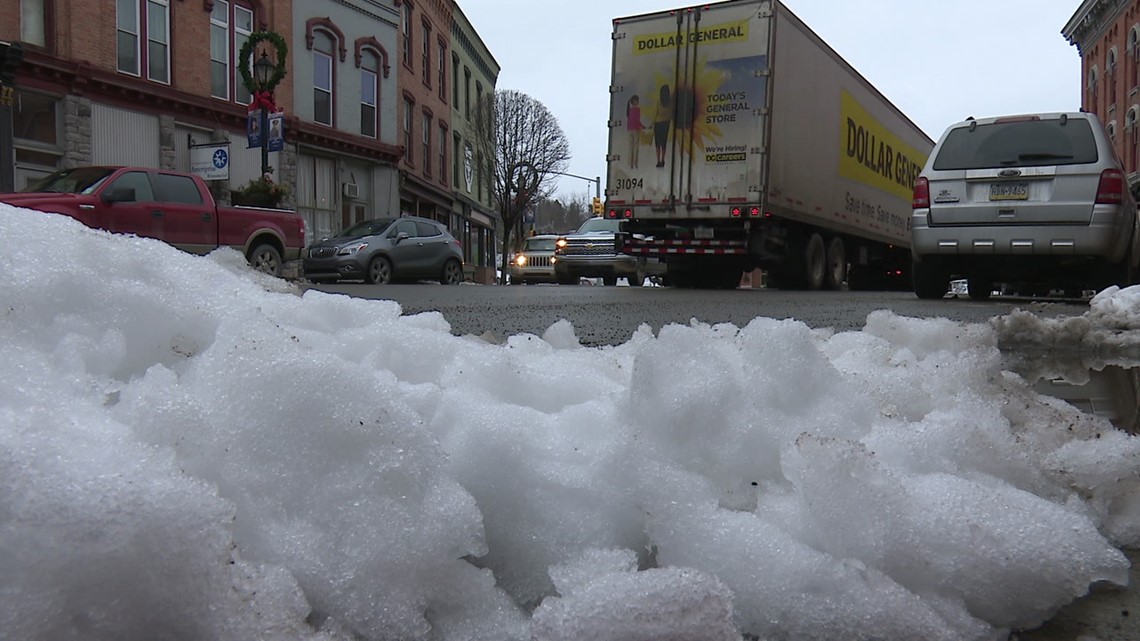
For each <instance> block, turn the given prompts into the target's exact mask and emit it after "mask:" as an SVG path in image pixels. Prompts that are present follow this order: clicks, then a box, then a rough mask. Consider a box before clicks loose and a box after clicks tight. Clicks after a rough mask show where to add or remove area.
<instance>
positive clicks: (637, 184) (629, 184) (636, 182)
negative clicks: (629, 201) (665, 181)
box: [617, 178, 644, 189]
mask: <svg viewBox="0 0 1140 641" xmlns="http://www.w3.org/2000/svg"><path fill="white" fill-rule="evenodd" d="M643 184H644V183H643V182H642V179H641V178H618V179H617V188H618V189H641V188H642V185H643Z"/></svg>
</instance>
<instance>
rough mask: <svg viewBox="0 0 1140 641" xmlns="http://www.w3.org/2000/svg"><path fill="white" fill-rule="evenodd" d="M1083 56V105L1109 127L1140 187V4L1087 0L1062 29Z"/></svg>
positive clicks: (1127, 0)
mask: <svg viewBox="0 0 1140 641" xmlns="http://www.w3.org/2000/svg"><path fill="white" fill-rule="evenodd" d="M1061 34H1062V35H1063V36H1064V37H1065V38H1066V39H1067V40H1068V41H1069V43H1071V44H1073V45H1075V46H1076V47H1077V50H1078V51H1079V52H1080V55H1081V75H1082V80H1081V107H1082V109H1084V110H1085V111H1089V112H1092V113H1094V114H1096V115H1097V116H1098V117H1099V118H1100V119H1101V121H1102V122H1103V123H1104V124H1105V127H1106V128H1107V130H1108V133H1109V136H1110V137H1111V138H1112V140H1113V144H1114V145H1115V148H1116V152H1117V155H1119V156H1120V159H1121V161H1123V163H1124V170H1125V171H1126V172H1128V176H1129V181H1130V182H1131V183H1132V184H1133V185H1134V186H1135V185H1137V184H1138V183H1140V0H1084V1H1083V2H1081V5H1080V7H1079V8H1078V9H1077V11H1076V13H1074V14H1073V16H1072V17H1071V18H1070V19H1069V21H1068V22H1067V23H1066V24H1065V26H1064V28H1063V29H1062V30H1061Z"/></svg>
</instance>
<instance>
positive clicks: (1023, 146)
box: [934, 118, 1097, 170]
mask: <svg viewBox="0 0 1140 641" xmlns="http://www.w3.org/2000/svg"><path fill="white" fill-rule="evenodd" d="M1096 161H1097V152H1096V139H1095V138H1093V132H1092V127H1090V126H1089V123H1088V121H1087V120H1081V119H1073V118H1070V119H1069V120H1068V121H1067V122H1066V123H1065V124H1063V125H1062V124H1061V121H1060V120H1059V119H1053V120H1021V121H1015V122H995V123H990V124H987V125H978V126H977V127H974V130H973V131H970V128H969V127H959V128H957V129H953V130H951V131H950V132H949V133H947V134H946V140H945V141H943V143H942V148H941V149H940V150H939V152H938V157H937V158H935V159H934V169H935V170H946V169H990V168H995V167H1038V166H1042V165H1082V164H1087V163H1094V162H1096Z"/></svg>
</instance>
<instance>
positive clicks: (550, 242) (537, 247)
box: [524, 238, 554, 252]
mask: <svg viewBox="0 0 1140 641" xmlns="http://www.w3.org/2000/svg"><path fill="white" fill-rule="evenodd" d="M524 251H530V252H552V251H554V239H553V238H529V239H527V241H526V248H525V249H524Z"/></svg>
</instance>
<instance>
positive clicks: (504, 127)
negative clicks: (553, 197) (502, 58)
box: [476, 89, 570, 283]
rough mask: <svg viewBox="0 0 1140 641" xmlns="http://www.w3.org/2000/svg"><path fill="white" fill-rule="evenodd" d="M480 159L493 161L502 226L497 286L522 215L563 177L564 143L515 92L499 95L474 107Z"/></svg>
mask: <svg viewBox="0 0 1140 641" xmlns="http://www.w3.org/2000/svg"><path fill="white" fill-rule="evenodd" d="M476 115H477V116H478V123H479V129H480V134H479V136H478V139H479V140H478V141H477V144H480V145H483V146H484V147H483V150H484V153H483V155H484V157H486V158H494V166H493V167H492V168H491V176H492V177H493V180H492V181H491V182H492V184H491V185H490V187H491V194H492V196H494V200H495V202H496V204H497V205H498V208H499V215H500V217H501V218H502V220H503V237H502V238H503V245H502V252H501V254H500V265H499V269H500V270H501V274H502V275H501V276H500V281H499V282H500V283H505V282H506V274H507V257H508V255H509V254H510V253H511V248H512V247H513V243H516V242H517V234H518V232H519V231H520V230H521V229H520V225H519V223H520V222H521V221H522V218H523V214H524V213H525V212H526V211H527V210H528V209H531V208H532V207H534V206H536V205H537V204H538V203H539V201H541V200H542V199H544V198H546V197H547V196H549V195H550V194H551V193H553V192H554V183H555V179H556V178H557V173H555V172H564V171H566V168H567V165H568V164H569V161H570V143H569V142H567V140H566V134H565V133H563V131H562V127H561V125H559V124H558V119H557V118H555V117H554V114H552V113H550V111H549V110H547V108H546V106H545V105H543V104H542V103H541V102H539V101H538V100H535V99H534V98H532V97H530V96H528V95H527V94H525V93H522V92H520V91H515V90H513V89H500V90H498V91H496V92H495V94H494V96H493V97H492V96H490V95H488V96H486V97H485V98H484V100H483V104H480V105H478V106H477V112H476Z"/></svg>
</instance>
